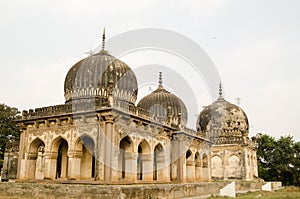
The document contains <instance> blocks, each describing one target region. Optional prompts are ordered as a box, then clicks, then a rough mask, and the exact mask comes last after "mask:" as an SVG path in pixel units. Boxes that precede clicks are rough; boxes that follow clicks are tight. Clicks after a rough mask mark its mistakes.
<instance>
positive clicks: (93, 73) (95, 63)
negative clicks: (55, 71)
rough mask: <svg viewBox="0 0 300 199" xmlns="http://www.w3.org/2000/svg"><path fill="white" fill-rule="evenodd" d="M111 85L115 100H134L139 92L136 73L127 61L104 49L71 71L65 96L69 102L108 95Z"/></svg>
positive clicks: (66, 79) (66, 84)
mask: <svg viewBox="0 0 300 199" xmlns="http://www.w3.org/2000/svg"><path fill="white" fill-rule="evenodd" d="M111 87H112V89H113V96H114V99H119V100H122V101H125V102H129V103H130V104H134V103H135V101H136V98H137V92H138V85H137V80H136V77H135V74H134V73H133V71H132V70H131V69H130V68H129V66H128V65H127V64H125V63H124V62H122V61H120V60H118V59H116V58H115V57H113V56H111V55H110V54H108V53H107V52H106V51H104V50H102V51H101V52H99V53H97V54H94V55H91V56H89V57H87V58H85V59H83V60H81V61H79V62H78V63H76V64H75V65H74V66H73V67H72V68H71V69H70V70H69V72H68V74H67V76H66V78H65V84H64V94H65V99H66V102H70V101H74V100H79V99H93V98H107V96H108V93H109V88H111Z"/></svg>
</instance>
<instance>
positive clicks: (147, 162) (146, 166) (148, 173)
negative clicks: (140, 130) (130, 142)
mask: <svg viewBox="0 0 300 199" xmlns="http://www.w3.org/2000/svg"><path fill="white" fill-rule="evenodd" d="M142 164H143V181H152V180H153V157H152V155H151V154H142Z"/></svg>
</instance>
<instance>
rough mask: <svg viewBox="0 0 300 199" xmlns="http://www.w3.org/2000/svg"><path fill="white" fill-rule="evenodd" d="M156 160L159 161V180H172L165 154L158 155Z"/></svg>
mask: <svg viewBox="0 0 300 199" xmlns="http://www.w3.org/2000/svg"><path fill="white" fill-rule="evenodd" d="M163 153H164V152H163ZM156 162H157V180H158V181H164V182H168V181H170V170H169V165H168V163H167V161H166V158H165V155H160V156H157V159H156Z"/></svg>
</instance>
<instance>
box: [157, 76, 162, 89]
mask: <svg viewBox="0 0 300 199" xmlns="http://www.w3.org/2000/svg"><path fill="white" fill-rule="evenodd" d="M158 83H159V85H158V88H160V89H162V88H163V85H162V72H159V79H158Z"/></svg>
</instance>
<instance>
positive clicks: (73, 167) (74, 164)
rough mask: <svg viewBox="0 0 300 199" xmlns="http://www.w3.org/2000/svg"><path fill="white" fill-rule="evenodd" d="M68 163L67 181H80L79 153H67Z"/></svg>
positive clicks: (80, 155)
mask: <svg viewBox="0 0 300 199" xmlns="http://www.w3.org/2000/svg"><path fill="white" fill-rule="evenodd" d="M68 157H69V162H68V164H69V165H68V167H69V168H68V169H69V170H68V179H70V180H80V178H81V173H80V167H81V157H82V152H81V151H69V152H68Z"/></svg>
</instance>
